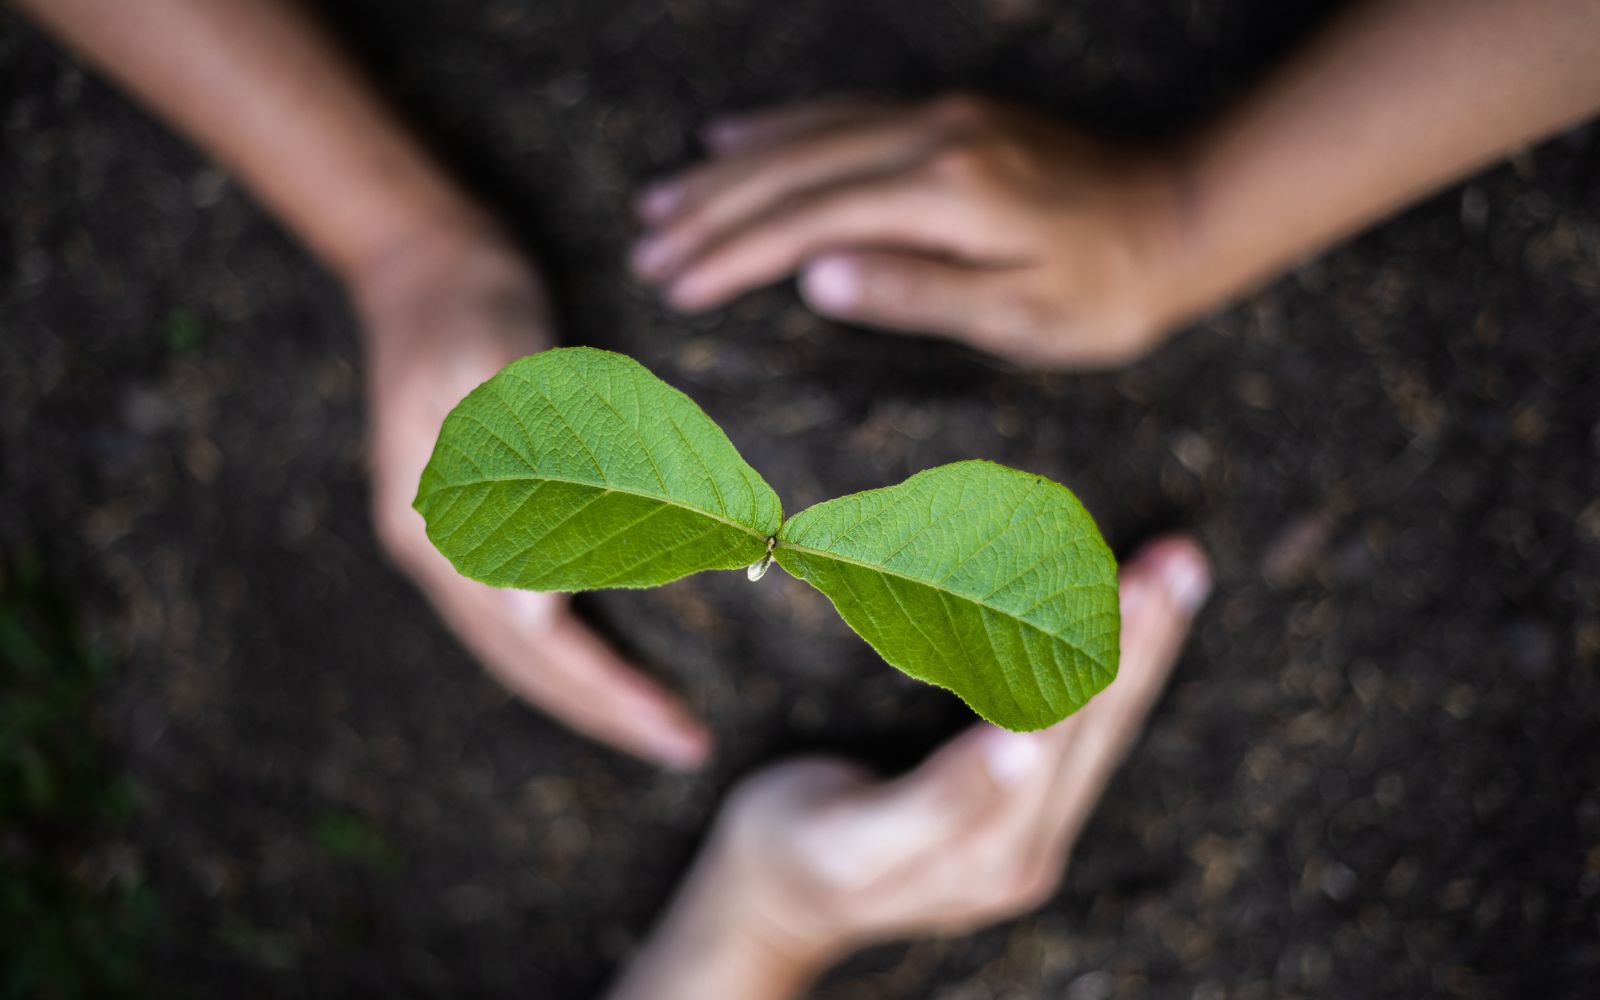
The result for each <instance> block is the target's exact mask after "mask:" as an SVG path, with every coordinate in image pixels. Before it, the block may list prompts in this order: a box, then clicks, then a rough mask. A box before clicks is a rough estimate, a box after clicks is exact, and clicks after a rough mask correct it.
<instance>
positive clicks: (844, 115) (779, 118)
mask: <svg viewBox="0 0 1600 1000" xmlns="http://www.w3.org/2000/svg"><path fill="white" fill-rule="evenodd" d="M905 113H906V105H904V104H897V103H895V102H891V101H874V100H865V99H862V98H855V97H841V98H827V99H823V100H817V101H806V102H803V103H800V104H791V105H786V106H784V107H780V108H767V109H764V110H761V111H751V112H745V113H742V114H728V115H721V116H719V117H716V118H713V119H712V120H711V121H710V122H708V123H706V126H705V127H704V128H703V129H701V130H700V139H701V141H702V142H704V143H705V144H706V146H707V147H708V148H710V149H711V151H712V152H713V153H714V154H716V155H718V156H728V155H730V154H734V153H747V152H751V151H753V150H757V149H763V148H766V147H769V146H773V145H776V144H778V143H782V142H788V141H789V140H791V139H795V138H797V137H799V136H802V135H808V134H811V133H815V132H821V131H823V130H826V129H833V128H842V127H847V126H853V125H861V124H863V123H866V122H881V121H883V120H884V119H886V118H887V117H889V116H890V115H900V114H905Z"/></svg>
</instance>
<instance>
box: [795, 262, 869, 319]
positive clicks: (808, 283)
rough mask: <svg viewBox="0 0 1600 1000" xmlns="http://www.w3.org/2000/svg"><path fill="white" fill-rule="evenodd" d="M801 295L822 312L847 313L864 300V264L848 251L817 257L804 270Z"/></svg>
mask: <svg viewBox="0 0 1600 1000" xmlns="http://www.w3.org/2000/svg"><path fill="white" fill-rule="evenodd" d="M800 297H801V298H803V299H804V300H805V301H806V303H807V304H808V305H810V306H811V308H813V309H815V310H816V311H817V312H820V313H829V314H836V313H845V312H848V311H850V310H851V309H853V308H855V306H856V305H857V304H858V303H859V302H860V301H861V263H860V261H859V260H858V259H857V258H855V257H853V256H850V255H848V254H827V255H825V256H822V257H817V258H815V259H814V260H812V261H811V262H810V263H808V264H807V265H806V266H805V269H804V270H802V271H801V272H800Z"/></svg>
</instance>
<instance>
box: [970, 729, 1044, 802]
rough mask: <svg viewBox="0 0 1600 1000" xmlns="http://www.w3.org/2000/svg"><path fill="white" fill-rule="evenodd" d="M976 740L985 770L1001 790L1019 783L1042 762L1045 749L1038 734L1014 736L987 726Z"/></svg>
mask: <svg viewBox="0 0 1600 1000" xmlns="http://www.w3.org/2000/svg"><path fill="white" fill-rule="evenodd" d="M978 740H979V749H980V751H981V753H982V754H983V763H984V767H985V769H986V770H987V771H988V772H989V777H990V778H992V779H993V780H994V783H995V784H997V785H999V786H1000V787H1001V788H1011V787H1014V786H1016V785H1018V784H1020V783H1021V782H1022V781H1024V780H1025V779H1026V778H1027V777H1028V776H1029V775H1030V774H1033V773H1034V772H1035V771H1036V770H1037V769H1038V768H1039V766H1040V763H1041V762H1042V761H1043V760H1044V747H1043V745H1042V741H1041V738H1040V737H1039V735H1038V734H1037V733H1014V732H1011V731H1010V730H1006V729H1001V728H1000V727H999V726H989V727H987V729H986V730H985V731H984V732H983V733H982V734H980V735H979V737H978Z"/></svg>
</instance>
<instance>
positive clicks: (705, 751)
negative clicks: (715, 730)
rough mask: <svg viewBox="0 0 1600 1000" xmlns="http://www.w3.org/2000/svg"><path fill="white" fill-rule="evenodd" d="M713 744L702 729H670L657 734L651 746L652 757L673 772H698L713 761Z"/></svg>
mask: <svg viewBox="0 0 1600 1000" xmlns="http://www.w3.org/2000/svg"><path fill="white" fill-rule="evenodd" d="M712 747H713V742H712V738H711V734H710V732H708V731H707V730H705V729H704V728H702V727H699V726H695V727H692V728H688V727H686V728H681V729H669V730H664V731H662V732H660V733H658V734H656V735H655V736H654V737H653V738H652V740H651V744H650V752H651V756H652V757H654V758H655V760H656V762H657V763H659V764H660V765H661V766H662V767H665V768H667V769H668V770H671V771H698V770H700V769H701V768H702V767H705V765H706V763H707V762H709V761H710V760H711V751H712Z"/></svg>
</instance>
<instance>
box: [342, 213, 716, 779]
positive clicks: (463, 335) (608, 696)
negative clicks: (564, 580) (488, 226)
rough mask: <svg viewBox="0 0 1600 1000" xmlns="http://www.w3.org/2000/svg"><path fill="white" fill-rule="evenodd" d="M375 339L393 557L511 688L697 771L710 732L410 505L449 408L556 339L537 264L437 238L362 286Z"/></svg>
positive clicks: (651, 755) (379, 506) (381, 477)
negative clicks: (458, 567)
mask: <svg viewBox="0 0 1600 1000" xmlns="http://www.w3.org/2000/svg"><path fill="white" fill-rule="evenodd" d="M353 293H354V298H355V302H356V305H357V308H358V310H359V311H360V314H361V318H362V320H363V324H364V328H365V332H366V336H367V348H368V369H367V370H368V405H369V411H370V417H371V432H370V433H371V442H370V452H371V454H370V460H371V467H372V503H373V517H374V520H375V522H376V526H377V530H378V535H379V538H380V539H381V541H382V543H383V545H384V547H385V548H386V549H387V550H388V553H389V555H390V556H391V557H392V558H393V559H394V561H395V563H396V564H397V565H398V566H399V567H400V568H401V569H402V570H404V571H405V572H406V573H407V574H408V575H409V576H410V577H411V578H412V579H413V580H414V581H415V582H416V583H417V585H418V586H419V587H421V588H422V591H423V593H424V594H426V595H427V597H428V599H429V600H430V601H431V602H432V603H433V605H434V607H435V608H436V609H437V610H438V612H439V614H440V615H441V616H442V617H443V618H444V620H445V622H446V623H447V624H448V625H449V626H450V628H451V629H452V630H454V632H455V633H456V635H457V636H458V637H459V638H460V639H461V641H462V642H463V643H465V644H466V646H467V648H468V649H470V650H471V651H472V652H473V653H474V654H476V655H477V657H478V658H479V659H480V660H481V661H482V662H483V663H484V664H485V665H486V666H487V667H488V668H489V670H490V672H491V673H492V674H494V676H495V677H496V678H497V679H499V681H500V682H501V683H502V684H504V685H505V686H506V687H507V688H509V689H510V690H511V691H513V692H514V693H516V694H517V695H518V696H520V697H522V698H523V699H525V700H527V701H529V702H531V703H533V704H535V705H537V706H539V707H540V708H543V709H544V710H545V711H547V712H549V713H550V714H551V715H553V716H555V717H556V718H557V719H559V720H561V721H562V722H564V723H566V724H567V725H569V726H571V727H572V728H573V729H576V730H578V731H579V732H582V733H584V734H586V735H588V736H591V737H594V738H595V739H598V740H602V741H604V742H607V743H610V744H612V745H614V746H616V747H619V748H620V749H622V750H625V751H627V752H629V753H632V754H636V755H638V756H640V757H645V758H647V759H650V760H653V761H656V762H658V763H661V764H664V765H667V766H671V767H695V766H698V765H699V764H700V763H702V762H703V761H704V759H705V757H706V756H707V754H708V752H709V747H710V737H709V735H708V733H707V731H706V729H705V728H704V726H703V725H701V724H700V723H699V722H698V721H697V720H696V719H695V718H694V716H693V715H692V714H691V713H690V712H689V710H688V709H687V708H686V707H685V706H684V705H683V703H682V702H681V701H680V700H679V699H678V698H676V697H674V696H673V695H671V694H669V693H668V692H667V691H666V690H664V689H663V688H662V687H661V686H659V685H658V684H656V683H654V682H653V681H651V680H649V679H647V678H646V677H645V676H643V675H642V674H641V673H640V672H639V671H638V670H637V669H636V668H635V667H634V666H633V665H631V664H630V663H628V662H627V661H626V660H624V659H623V658H622V657H620V656H618V655H617V653H616V652H615V651H614V650H612V649H611V648H610V647H609V646H608V645H607V644H606V643H605V641H604V640H602V639H601V638H600V637H599V636H598V635H596V634H595V633H594V632H593V631H592V630H591V629H589V628H588V627H587V626H586V625H584V624H583V622H581V621H580V620H579V619H578V618H577V617H576V616H575V615H574V614H573V613H572V611H571V609H570V607H569V605H568V601H567V599H566V597H565V596H564V595H560V594H541V593H531V592H527V591H518V590H501V589H497V588H494V587H489V586H486V585H484V584H481V583H477V582H475V581H473V580H469V579H467V578H465V577H463V576H461V575H459V574H458V573H457V572H456V571H455V569H454V568H453V567H452V566H451V565H450V563H449V561H448V560H446V559H445V557H444V556H442V555H440V554H439V552H438V551H437V550H436V549H435V548H434V547H433V545H432V543H431V542H429V541H428V538H427V535H426V533H425V531H424V527H423V520H422V516H421V515H420V514H418V513H417V512H416V511H415V510H413V509H412V507H411V502H412V500H413V498H414V497H415V496H416V492H417V483H418V480H419V479H420V478H421V475H422V469H423V467H424V466H425V465H426V464H427V462H428V458H429V456H430V455H431V454H432V452H433V446H434V442H435V440H436V439H437V438H438V435H439V428H440V425H441V424H442V423H443V422H444V418H445V416H446V414H448V413H449V412H450V410H451V409H452V408H453V407H454V406H455V405H456V403H458V402H460V401H461V399H462V397H464V396H465V395H466V394H467V393H468V392H470V391H472V390H473V389H474V388H476V387H477V386H478V385H479V384H481V383H482V382H484V381H485V380H486V379H488V378H489V377H490V376H491V375H493V374H495V373H496V372H497V371H499V370H500V368H502V367H503V366H504V365H506V364H507V363H508V362H510V361H513V360H515V359H516V358H519V357H522V356H523V355H526V354H530V353H532V352H535V351H539V350H543V349H544V348H547V347H550V346H551V344H552V341H551V336H550V329H551V327H550V321H549V318H548V316H547V314H546V304H545V296H544V292H543V288H542V286H541V284H540V282H539V280H538V278H537V277H536V276H535V275H534V273H533V272H532V271H531V269H530V268H529V267H528V265H527V264H526V263H525V262H524V261H523V260H522V258H521V257H520V256H519V255H518V254H516V253H515V252H513V251H511V250H509V249H507V248H506V247H505V246H504V245H503V244H501V243H499V242H498V241H496V240H494V239H491V238H487V237H485V236H483V235H481V234H478V233H476V232H470V231H469V232H464V233H463V232H455V231H450V230H445V231H441V232H438V233H432V234H429V235H428V237H427V238H425V239H420V240H418V241H417V242H416V243H415V244H413V245H408V246H406V247H405V248H403V249H401V250H399V251H397V252H396V253H395V254H393V255H391V256H390V257H387V258H384V259H383V260H381V261H380V262H379V263H378V264H377V265H376V266H375V267H374V268H372V269H371V270H370V271H369V272H367V273H365V274H363V275H362V276H361V277H360V278H359V280H357V281H356V287H354V288H353Z"/></svg>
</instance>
